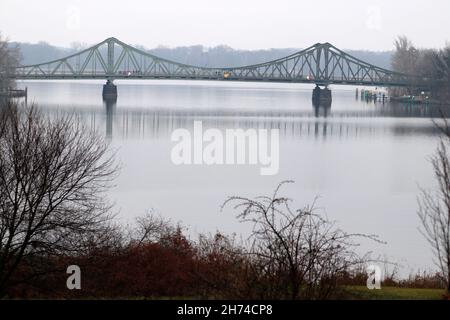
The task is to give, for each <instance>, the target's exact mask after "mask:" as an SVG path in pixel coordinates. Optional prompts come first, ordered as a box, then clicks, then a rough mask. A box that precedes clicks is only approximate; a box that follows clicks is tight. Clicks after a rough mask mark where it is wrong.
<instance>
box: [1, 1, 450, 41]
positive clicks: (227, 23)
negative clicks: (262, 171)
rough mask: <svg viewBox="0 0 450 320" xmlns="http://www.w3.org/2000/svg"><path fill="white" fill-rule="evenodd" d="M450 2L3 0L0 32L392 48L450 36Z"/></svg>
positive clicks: (49, 37)
mask: <svg viewBox="0 0 450 320" xmlns="http://www.w3.org/2000/svg"><path fill="white" fill-rule="evenodd" d="M449 13H450V1H449V0H428V1H424V0H396V1H393V0H378V1H364V0H359V1H358V0H345V1H344V0H342V1H336V0H334V1H333V0H321V1H299V0H270V1H269V0H147V1H145V0H142V1H141V0H128V1H124V0H120V1H117V0H95V1H94V0H78V1H77V0H73V1H57V0H54V1H52V0H39V1H24V0H0V31H2V33H3V35H6V36H8V37H9V38H10V40H13V41H22V42H37V41H40V40H44V41H47V42H50V43H52V44H55V45H60V46H69V45H70V44H71V43H72V42H83V43H88V44H94V43H97V42H99V41H101V40H103V39H105V38H107V37H110V36H115V37H117V38H119V39H121V40H122V41H124V42H126V43H130V44H142V45H144V46H146V47H149V48H152V47H155V46H158V45H167V46H172V47H173V46H181V45H192V44H203V45H206V46H215V45H219V44H227V45H229V46H231V47H234V48H242V49H260V48H261V49H263V48H277V47H278V48H279V47H305V46H309V45H311V44H313V43H316V42H326V41H328V42H331V43H333V44H335V45H336V46H338V47H340V48H346V49H371V50H389V49H391V48H392V42H393V39H394V38H395V37H396V36H397V35H399V34H404V35H407V36H408V37H410V38H411V39H412V40H413V41H414V43H415V44H416V45H417V46H419V47H441V46H444V45H445V43H446V41H447V40H450V19H449V18H448V15H449Z"/></svg>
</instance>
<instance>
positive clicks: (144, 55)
mask: <svg viewBox="0 0 450 320" xmlns="http://www.w3.org/2000/svg"><path fill="white" fill-rule="evenodd" d="M12 77H14V78H15V79H27V80H29V79H108V80H114V79H196V80H224V81H271V82H294V83H314V84H317V85H325V86H326V85H329V84H353V85H365V86H408V85H410V84H411V83H413V82H415V81H414V79H413V77H412V76H409V75H406V74H402V73H398V72H394V71H391V70H387V69H383V68H380V67H377V66H374V65H372V64H369V63H367V62H364V61H362V60H360V59H358V58H355V57H353V56H351V55H349V54H347V53H345V52H344V51H342V50H339V49H338V48H336V47H334V46H333V45H331V44H330V43H317V44H315V45H313V46H311V47H309V48H306V49H304V50H301V51H299V52H297V53H294V54H291V55H289V56H287V57H284V58H280V59H276V60H272V61H268V62H265V63H260V64H254V65H248V66H240V67H224V68H207V67H199V66H193V65H188V64H183V63H178V62H175V61H171V60H168V59H163V58H160V57H157V56H155V55H153V54H151V53H148V52H145V51H143V50H139V49H137V48H134V47H132V46H130V45H127V44H126V43H124V42H122V41H120V40H118V39H116V38H108V39H106V40H104V41H102V42H100V43H98V44H96V45H94V46H92V47H90V48H88V49H85V50H83V51H80V52H78V53H75V54H72V55H70V56H67V57H64V58H61V59H57V60H53V61H50V62H45V63H40V64H34V65H27V66H20V67H18V68H17V69H16V73H15V75H13V76H12Z"/></svg>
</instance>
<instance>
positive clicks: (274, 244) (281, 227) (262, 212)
mask: <svg viewBox="0 0 450 320" xmlns="http://www.w3.org/2000/svg"><path fill="white" fill-rule="evenodd" d="M291 182H292V181H284V182H282V183H280V184H279V185H278V187H277V188H276V189H275V192H274V194H273V195H272V196H262V197H258V198H255V199H249V198H245V197H231V198H229V199H228V200H227V201H226V202H225V203H224V206H225V205H227V204H229V203H235V205H234V208H235V209H237V210H240V213H239V214H238V216H237V217H238V218H239V219H240V221H241V222H249V223H252V224H253V230H252V233H251V235H250V237H249V241H250V246H249V248H248V249H247V252H246V254H247V255H248V256H249V259H250V260H249V261H250V263H251V267H252V268H253V272H252V274H253V275H254V277H256V279H255V281H254V282H255V284H256V286H255V287H254V291H253V295H252V297H255V298H263V299H280V298H281V299H325V298H329V297H331V296H332V294H333V293H334V292H335V290H336V288H337V284H338V279H339V278H340V277H341V276H342V275H343V274H344V272H346V271H347V270H348V269H350V268H352V267H354V266H357V265H360V264H362V263H364V262H366V257H365V256H364V257H359V256H358V255H357V254H356V253H355V252H354V247H355V246H357V244H356V243H354V241H353V239H354V238H355V237H365V238H369V239H372V240H375V241H379V240H378V239H377V237H376V236H374V235H363V234H348V233H346V232H344V231H342V230H340V229H339V228H337V227H336V226H335V224H334V223H333V222H330V221H328V220H327V219H325V218H323V217H321V216H320V215H318V214H316V213H315V209H314V205H312V206H307V207H304V208H302V209H298V210H295V211H294V210H292V209H291V208H290V202H291V200H290V199H289V198H285V197H282V196H279V195H278V193H279V190H280V188H281V187H282V186H283V185H284V184H286V183H291Z"/></svg>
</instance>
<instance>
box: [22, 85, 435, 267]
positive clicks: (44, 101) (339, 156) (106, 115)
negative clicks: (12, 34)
mask: <svg viewBox="0 0 450 320" xmlns="http://www.w3.org/2000/svg"><path fill="white" fill-rule="evenodd" d="M115 83H116V84H117V86H118V94H119V97H118V99H117V103H116V104H114V103H104V102H103V101H102V97H101V88H102V85H103V81H37V82H33V81H23V82H22V83H20V84H19V85H20V86H27V87H28V95H29V98H28V101H29V102H30V101H34V102H35V103H37V104H38V105H39V107H41V108H43V109H44V110H45V111H46V112H50V113H56V112H60V111H64V112H72V111H75V112H76V113H79V114H80V115H81V116H82V118H83V119H85V121H86V122H87V123H88V124H89V126H92V127H95V128H97V129H98V130H99V131H100V132H102V133H103V134H105V135H106V136H107V137H108V139H110V141H111V145H112V147H113V148H114V149H116V150H117V158H118V161H119V162H120V163H121V165H122V169H121V171H120V175H119V177H118V178H117V180H116V181H115V184H116V186H115V187H114V188H113V189H112V190H111V192H110V194H109V197H110V199H111V200H112V201H114V202H115V208H116V210H117V211H118V212H119V215H118V218H119V219H121V220H123V221H131V219H132V218H133V217H136V216H139V215H143V214H145V213H146V212H147V211H149V210H151V209H154V210H155V211H156V212H159V213H160V214H161V215H162V216H165V217H168V218H170V219H171V220H173V221H181V222H183V224H185V225H187V226H188V227H189V230H190V233H191V235H192V236H193V237H195V236H196V234H197V233H198V232H211V233H213V232H215V231H216V230H220V231H223V232H225V233H233V232H236V233H237V234H238V235H245V234H247V232H248V231H249V229H250V227H251V226H250V225H243V224H240V223H238V222H237V220H236V219H235V214H236V212H233V210H232V208H231V207H230V208H225V210H224V211H222V212H221V211H220V206H221V204H222V203H223V201H224V200H225V199H226V198H227V197H228V196H232V195H240V196H248V197H254V196H258V195H271V194H272V192H273V190H274V188H275V187H276V185H277V184H278V183H279V182H281V181H282V180H286V179H289V180H295V182H296V183H295V184H292V185H288V186H286V187H285V188H284V189H282V194H284V195H287V196H290V197H292V198H293V199H294V200H295V202H294V205H293V208H300V207H302V206H305V205H307V204H311V203H312V202H313V201H314V199H315V198H316V197H318V198H317V200H316V207H317V210H318V212H319V213H323V214H326V215H327V216H328V217H329V218H330V219H331V220H336V221H337V224H338V225H339V226H340V227H342V228H343V229H344V230H346V231H348V232H355V233H368V234H377V235H379V236H380V238H381V239H382V240H384V241H386V242H387V244H386V245H375V244H368V243H365V242H363V246H362V248H361V250H363V251H367V250H373V251H374V255H386V257H387V258H388V259H389V260H391V261H394V262H398V263H401V264H402V265H403V269H402V271H401V272H402V273H403V274H407V273H409V271H410V270H411V269H417V268H422V269H431V267H433V264H432V259H431V253H430V250H429V246H428V243H427V242H426V240H425V239H424V238H423V236H422V235H421V234H420V232H419V231H418V227H419V225H420V222H419V219H418V217H417V214H416V212H417V208H418V206H417V196H418V194H419V192H420V188H419V186H420V187H423V188H431V187H433V186H434V179H433V174H432V168H431V164H430V163H429V161H428V157H429V156H430V155H431V154H432V153H433V152H434V150H435V148H436V146H437V142H438V136H437V132H436V130H435V128H434V125H433V123H432V122H431V120H430V117H432V116H436V115H437V114H438V113H437V110H435V109H434V108H433V107H424V106H407V105H398V104H396V105H394V104H389V103H386V104H382V103H380V102H378V103H373V102H369V103H367V102H365V101H360V100H358V99H356V98H355V88H354V87H350V86H342V87H340V86H333V87H332V90H333V104H332V107H331V108H330V109H323V108H322V109H319V110H317V109H314V108H313V107H312V103H311V92H312V89H313V87H312V86H309V85H299V84H273V83H238V82H226V83H225V82H212V81H210V82H204V81H169V80H163V81H159V80H153V81H131V80H129V81H116V82H115ZM195 120H202V122H203V127H204V130H205V129H207V128H218V129H221V130H225V129H229V128H243V129H246V128H278V129H280V170H279V172H278V174H276V175H273V176H261V175H260V170H259V166H255V165H223V166H220V165H212V166H207V165H181V166H176V165H174V164H173V163H172V161H171V158H170V152H171V149H172V147H173V146H174V144H175V143H174V142H171V140H170V136H171V133H172V132H173V130H175V129H177V128H192V126H193V122H194V121H195Z"/></svg>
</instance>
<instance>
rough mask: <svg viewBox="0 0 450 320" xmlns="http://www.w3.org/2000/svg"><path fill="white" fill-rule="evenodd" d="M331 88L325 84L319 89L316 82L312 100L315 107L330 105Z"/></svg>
mask: <svg viewBox="0 0 450 320" xmlns="http://www.w3.org/2000/svg"><path fill="white" fill-rule="evenodd" d="M331 101H332V98H331V90H330V89H328V87H327V86H325V88H323V89H321V88H320V87H319V85H318V84H316V87H315V88H314V90H313V94H312V102H313V105H314V106H315V107H319V106H322V107H331Z"/></svg>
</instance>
